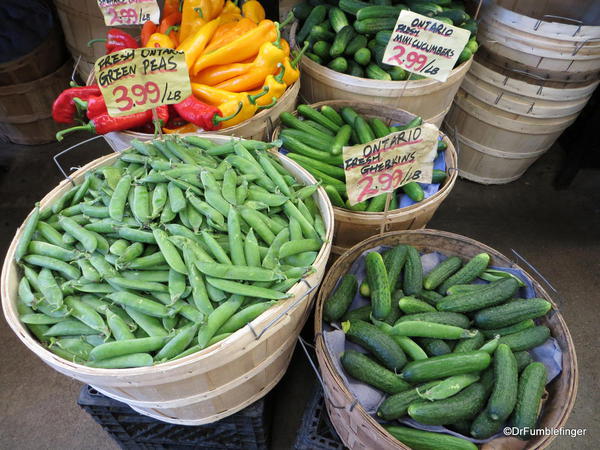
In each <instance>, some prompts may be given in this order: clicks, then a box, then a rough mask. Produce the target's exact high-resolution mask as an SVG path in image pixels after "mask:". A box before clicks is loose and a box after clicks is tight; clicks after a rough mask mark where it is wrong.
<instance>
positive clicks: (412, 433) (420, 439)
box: [383, 425, 477, 450]
mask: <svg viewBox="0 0 600 450" xmlns="http://www.w3.org/2000/svg"><path fill="white" fill-rule="evenodd" d="M383 427H384V428H385V429H386V430H387V432H388V433H390V434H391V435H392V436H394V437H395V438H396V439H398V440H399V441H400V442H402V443H403V444H406V445H408V446H409V447H410V448H413V449H416V450H439V449H444V450H477V446H476V445H475V444H473V443H472V442H470V441H467V440H466V439H462V438H459V437H456V436H450V435H448V434H442V433H437V432H432V431H423V430H416V429H414V428H409V427H402V426H398V425H384V426H383Z"/></svg>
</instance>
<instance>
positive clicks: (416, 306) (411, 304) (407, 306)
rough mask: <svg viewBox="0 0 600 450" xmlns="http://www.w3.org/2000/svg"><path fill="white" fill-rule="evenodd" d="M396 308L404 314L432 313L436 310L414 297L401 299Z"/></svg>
mask: <svg viewBox="0 0 600 450" xmlns="http://www.w3.org/2000/svg"><path fill="white" fill-rule="evenodd" d="M398 306H399V307H400V309H401V310H402V312H403V313H405V314H418V313H428V312H431V313H434V312H436V309H435V308H434V307H433V306H431V305H430V304H429V303H427V302H425V301H423V300H419V299H418V298H415V297H411V296H409V297H402V298H401V299H400V300H399V301H398Z"/></svg>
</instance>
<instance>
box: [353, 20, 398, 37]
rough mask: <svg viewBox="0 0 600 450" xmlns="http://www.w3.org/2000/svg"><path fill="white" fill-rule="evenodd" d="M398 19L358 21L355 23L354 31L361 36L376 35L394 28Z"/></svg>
mask: <svg viewBox="0 0 600 450" xmlns="http://www.w3.org/2000/svg"><path fill="white" fill-rule="evenodd" d="M396 20H398V16H396V17H389V16H387V17H373V18H369V19H362V20H357V21H356V22H354V29H355V30H356V31H357V32H358V33H360V34H376V33H377V32H378V31H385V30H390V29H392V28H394V26H395V25H396Z"/></svg>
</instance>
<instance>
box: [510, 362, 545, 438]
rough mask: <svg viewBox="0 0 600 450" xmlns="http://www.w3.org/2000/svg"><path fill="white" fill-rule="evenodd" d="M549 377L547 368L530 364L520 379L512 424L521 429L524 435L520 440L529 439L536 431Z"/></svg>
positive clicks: (520, 435)
mask: <svg viewBox="0 0 600 450" xmlns="http://www.w3.org/2000/svg"><path fill="white" fill-rule="evenodd" d="M547 377H548V373H547V370H546V367H545V366H544V365H543V364H542V363H539V362H533V363H531V364H529V365H528V366H527V367H525V370H523V373H521V376H520V377H519V387H518V392H517V404H516V406H515V411H514V414H513V416H512V424H513V426H515V427H517V428H520V429H521V431H522V433H520V434H519V436H518V437H519V438H520V439H528V438H529V437H530V433H531V431H532V430H534V429H535V425H536V423H537V418H538V411H539V409H540V404H541V402H542V395H543V394H544V387H545V386H546V379H547Z"/></svg>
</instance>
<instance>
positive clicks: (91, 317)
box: [65, 296, 110, 336]
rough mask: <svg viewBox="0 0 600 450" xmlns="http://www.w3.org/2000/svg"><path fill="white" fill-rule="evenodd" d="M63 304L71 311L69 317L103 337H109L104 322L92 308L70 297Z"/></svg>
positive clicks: (108, 331)
mask: <svg viewBox="0 0 600 450" xmlns="http://www.w3.org/2000/svg"><path fill="white" fill-rule="evenodd" d="M65 304H66V305H67V306H68V307H69V308H70V309H71V315H72V316H73V317H75V318H76V319H79V320H80V321H81V322H83V323H84V324H86V325H87V326H88V327H90V328H93V329H94V330H96V331H99V332H100V333H102V334H103V335H105V336H110V329H109V328H108V327H107V326H106V324H105V323H104V320H103V319H102V317H101V316H100V314H98V313H97V312H96V310H95V309H94V308H92V307H91V306H89V305H87V304H85V303H83V302H82V301H81V300H80V299H78V298H76V297H72V296H69V297H66V298H65Z"/></svg>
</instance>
